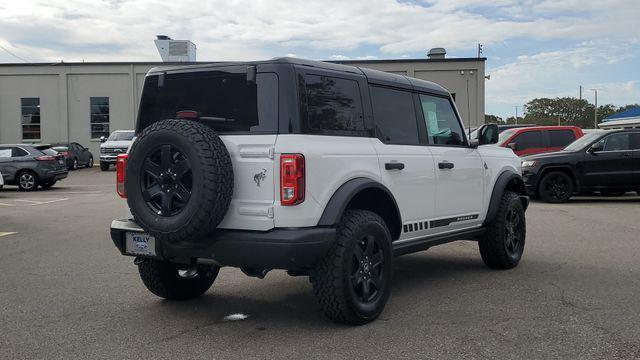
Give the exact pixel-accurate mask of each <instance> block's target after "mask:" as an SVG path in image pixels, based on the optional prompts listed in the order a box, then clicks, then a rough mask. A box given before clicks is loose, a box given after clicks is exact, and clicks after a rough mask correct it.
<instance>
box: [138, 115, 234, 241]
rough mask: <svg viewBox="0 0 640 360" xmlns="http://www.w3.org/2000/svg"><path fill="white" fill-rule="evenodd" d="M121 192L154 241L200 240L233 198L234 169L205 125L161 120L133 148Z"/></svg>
mask: <svg viewBox="0 0 640 360" xmlns="http://www.w3.org/2000/svg"><path fill="white" fill-rule="evenodd" d="M125 190H126V193H127V203H128V204H129V209H131V213H132V214H133V217H134V218H135V220H136V221H137V222H138V224H139V225H140V226H142V228H143V229H144V230H145V231H147V232H149V233H150V234H151V235H153V236H155V237H156V238H159V239H163V240H167V241H170V242H178V241H184V240H198V239H201V238H203V237H205V236H206V235H207V234H208V233H211V232H213V231H214V230H215V229H216V227H217V226H218V224H220V222H221V221H222V219H223V218H224V216H225V214H226V213H227V210H228V208H229V204H230V202H231V196H232V194H233V168H232V165H231V157H230V156H229V152H228V151H227V148H226V147H225V145H224V143H223V142H222V140H221V139H220V137H218V135H216V133H215V132H214V131H213V130H212V129H210V128H209V127H207V126H205V125H203V124H201V123H197V122H195V121H190V120H163V121H158V122H155V123H153V124H152V125H150V126H149V127H147V128H146V129H145V130H144V131H143V132H142V133H141V134H140V135H139V136H138V137H137V139H136V141H135V142H134V143H133V145H132V146H131V150H130V152H129V158H128V160H127V169H126V180H125Z"/></svg>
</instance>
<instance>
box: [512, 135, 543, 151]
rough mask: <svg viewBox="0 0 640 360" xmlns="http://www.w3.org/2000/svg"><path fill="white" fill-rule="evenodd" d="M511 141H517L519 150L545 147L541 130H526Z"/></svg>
mask: <svg viewBox="0 0 640 360" xmlns="http://www.w3.org/2000/svg"><path fill="white" fill-rule="evenodd" d="M511 142H513V143H516V146H517V150H527V149H535V148H543V147H544V141H543V140H542V132H541V131H526V132H523V133H522V134H520V135H518V136H516V137H515V138H514V139H513V140H511Z"/></svg>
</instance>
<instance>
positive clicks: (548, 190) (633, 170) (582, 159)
mask: <svg viewBox="0 0 640 360" xmlns="http://www.w3.org/2000/svg"><path fill="white" fill-rule="evenodd" d="M522 175H523V177H524V180H525V184H526V186H527V192H528V193H529V194H530V195H532V196H539V197H540V199H542V200H543V201H546V202H552V203H560V202H565V201H567V200H569V198H570V197H571V196H572V195H573V194H575V193H578V194H589V193H592V192H594V191H599V192H600V193H602V194H605V195H620V194H624V193H626V192H627V191H639V192H640V129H623V130H607V131H599V132H594V133H589V134H587V135H585V136H583V137H581V138H580V139H578V140H576V141H575V142H573V143H571V144H569V145H568V146H567V147H566V148H564V149H563V150H562V151H557V152H552V153H546V154H538V155H532V156H527V157H524V158H523V159H522Z"/></svg>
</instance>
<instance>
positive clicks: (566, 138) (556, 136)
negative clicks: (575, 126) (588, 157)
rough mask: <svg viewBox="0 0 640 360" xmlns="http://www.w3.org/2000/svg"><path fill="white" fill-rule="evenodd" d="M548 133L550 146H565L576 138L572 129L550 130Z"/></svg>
mask: <svg viewBox="0 0 640 360" xmlns="http://www.w3.org/2000/svg"><path fill="white" fill-rule="evenodd" d="M547 134H549V146H550V147H565V146H567V145H569V144H571V143H572V142H573V141H574V140H575V139H576V136H575V135H574V133H573V131H571V130H549V131H548V132H547Z"/></svg>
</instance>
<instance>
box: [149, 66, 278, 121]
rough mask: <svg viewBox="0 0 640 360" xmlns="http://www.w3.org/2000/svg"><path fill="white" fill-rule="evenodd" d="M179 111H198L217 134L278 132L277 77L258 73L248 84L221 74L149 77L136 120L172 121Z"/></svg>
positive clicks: (242, 76)
mask: <svg viewBox="0 0 640 360" xmlns="http://www.w3.org/2000/svg"><path fill="white" fill-rule="evenodd" d="M179 111H195V112H197V113H198V116H199V119H200V121H201V122H203V123H205V124H207V125H209V126H211V127H212V128H214V129H216V131H218V132H276V131H277V129H278V77H277V75H276V74H275V73H259V74H257V75H256V81H255V82H248V81H247V74H246V73H229V72H223V71H206V72H189V73H177V74H166V75H164V76H163V79H162V80H159V76H158V75H152V76H148V77H147V78H146V80H145V84H144V90H143V95H142V100H141V103H140V114H139V117H138V121H139V122H141V125H142V127H146V126H148V125H149V124H151V123H153V122H155V121H158V120H165V119H175V118H176V117H177V115H176V114H177V113H178V112H179ZM139 128H140V125H139Z"/></svg>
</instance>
